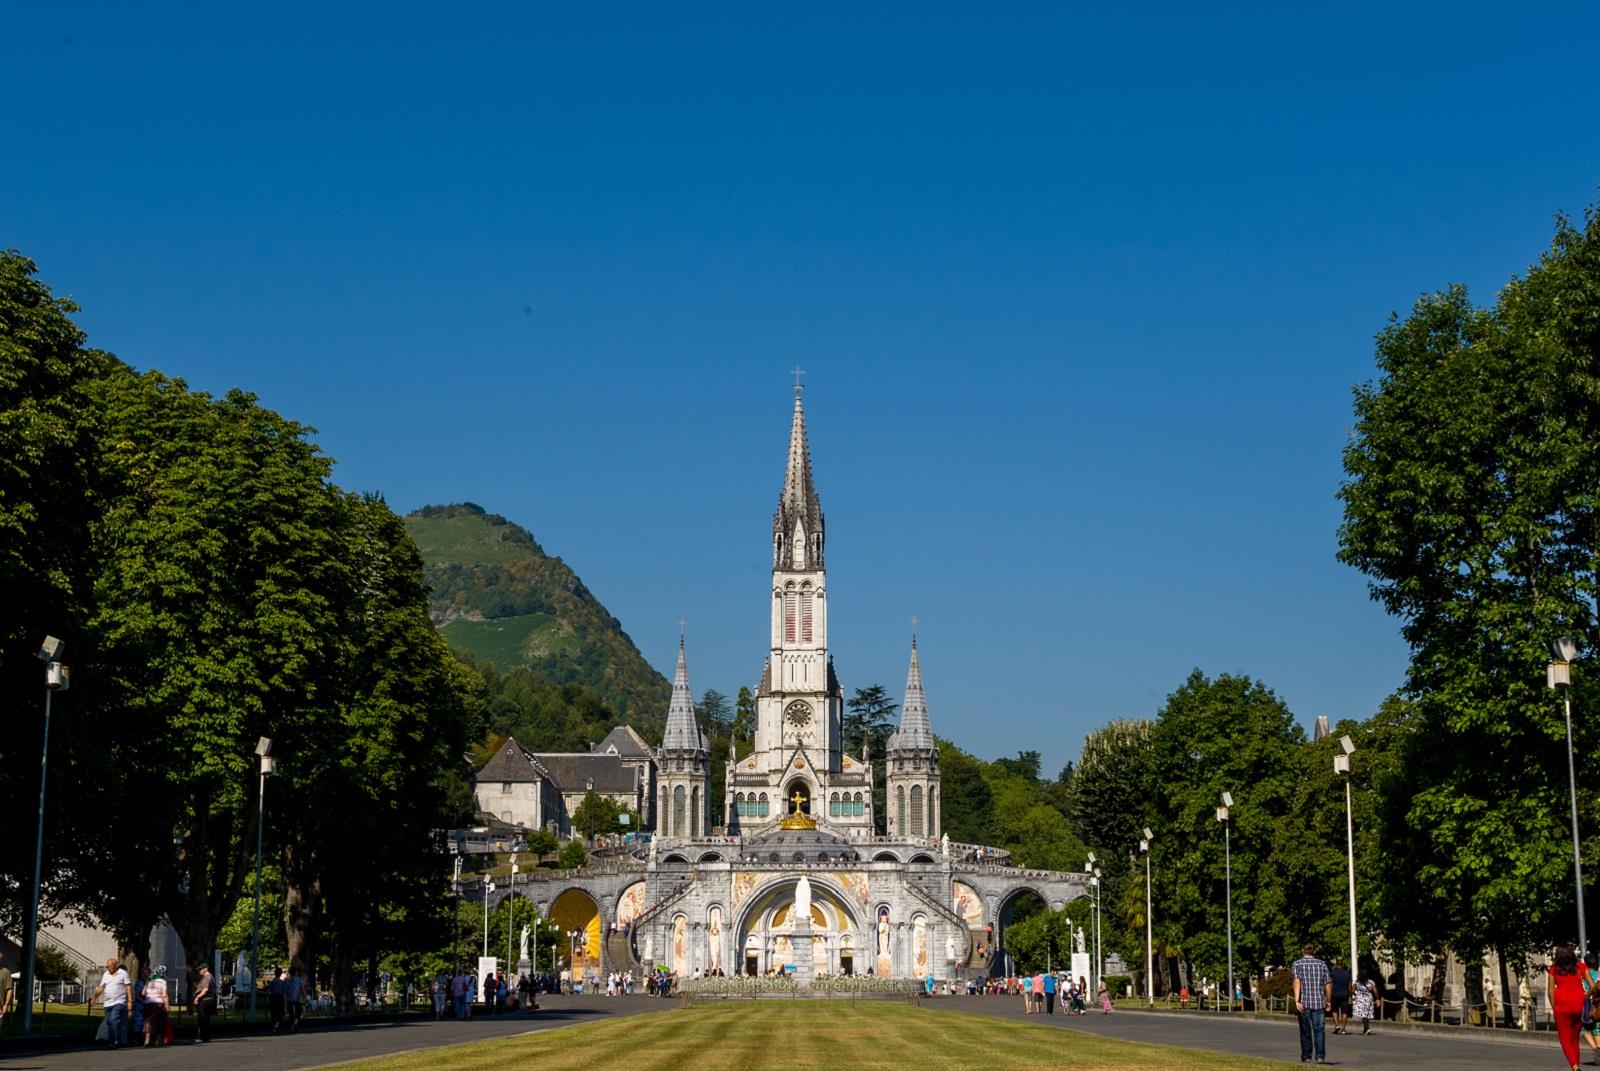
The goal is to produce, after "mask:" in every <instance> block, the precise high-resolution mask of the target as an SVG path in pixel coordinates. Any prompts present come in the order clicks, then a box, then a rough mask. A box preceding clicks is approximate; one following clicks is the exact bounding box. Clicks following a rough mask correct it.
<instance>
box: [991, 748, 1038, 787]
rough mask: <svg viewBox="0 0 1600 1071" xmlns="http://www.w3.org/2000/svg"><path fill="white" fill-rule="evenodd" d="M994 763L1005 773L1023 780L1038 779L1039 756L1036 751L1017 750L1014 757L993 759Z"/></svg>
mask: <svg viewBox="0 0 1600 1071" xmlns="http://www.w3.org/2000/svg"><path fill="white" fill-rule="evenodd" d="M994 764H995V765H996V766H998V767H1000V769H1002V770H1004V771H1005V772H1006V773H1008V774H1011V775H1013V776H1015V777H1020V778H1022V779H1023V780H1024V781H1037V780H1039V764H1040V758H1039V753H1038V752H1037V751H1019V752H1017V757H1016V758H1014V759H995V760H994Z"/></svg>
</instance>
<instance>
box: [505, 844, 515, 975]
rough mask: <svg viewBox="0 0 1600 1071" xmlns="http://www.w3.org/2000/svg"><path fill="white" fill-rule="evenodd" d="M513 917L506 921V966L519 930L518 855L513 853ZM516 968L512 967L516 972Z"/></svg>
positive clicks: (508, 963) (510, 898) (511, 900)
mask: <svg viewBox="0 0 1600 1071" xmlns="http://www.w3.org/2000/svg"><path fill="white" fill-rule="evenodd" d="M508 899H509V900H510V902H511V915H510V917H509V918H507V920H506V964H507V965H510V964H511V934H512V933H513V932H514V931H515V930H516V928H517V854H516V853H515V852H512V853H511V894H510V896H509V897H508ZM515 969H516V967H514V966H513V967H512V970H515Z"/></svg>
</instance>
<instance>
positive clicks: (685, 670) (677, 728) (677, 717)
mask: <svg viewBox="0 0 1600 1071" xmlns="http://www.w3.org/2000/svg"><path fill="white" fill-rule="evenodd" d="M661 746H662V748H664V749H668V748H676V749H679V750H682V751H705V750H707V748H706V739H705V737H704V736H702V735H701V733H700V726H699V725H697V724H696V723H695V720H694V699H693V698H692V697H691V696H690V694H689V667H688V663H687V662H686V661H685V659H684V655H683V634H682V633H681V632H680V633H679V635H678V670H677V672H676V673H675V674H673V677H672V701H671V702H670V703H668V704H667V727H666V731H665V732H663V733H662V736H661Z"/></svg>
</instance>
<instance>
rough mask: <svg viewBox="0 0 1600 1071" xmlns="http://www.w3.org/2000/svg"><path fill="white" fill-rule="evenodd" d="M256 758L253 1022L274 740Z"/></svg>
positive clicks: (266, 740) (264, 741) (263, 742)
mask: <svg viewBox="0 0 1600 1071" xmlns="http://www.w3.org/2000/svg"><path fill="white" fill-rule="evenodd" d="M256 756H257V757H258V758H259V759H260V760H261V788H260V792H259V794H258V795H257V797H256V888H255V893H256V897H255V910H254V913H253V914H252V915H251V919H250V1016H249V1020H250V1022H252V1023H253V1022H255V1021H256V990H258V989H260V988H261V960H260V957H261V838H262V835H263V834H264V833H265V832H266V827H267V778H268V777H270V776H272V773H273V771H275V770H276V769H277V760H275V759H274V758H273V757H272V739H271V738H270V737H266V736H263V737H262V738H261V739H260V740H257V741H256Z"/></svg>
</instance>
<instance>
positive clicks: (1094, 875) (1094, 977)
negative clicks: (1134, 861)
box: [1083, 852, 1101, 991]
mask: <svg viewBox="0 0 1600 1071" xmlns="http://www.w3.org/2000/svg"><path fill="white" fill-rule="evenodd" d="M1095 862H1096V860H1095V857H1094V853H1093V852H1090V853H1089V859H1088V861H1087V862H1086V863H1084V864H1083V872H1084V873H1085V874H1088V875H1089V887H1090V888H1091V889H1093V890H1094V962H1093V963H1092V964H1090V966H1089V974H1090V976H1091V977H1090V978H1089V987H1090V989H1093V990H1096V991H1098V983H1099V981H1100V974H1101V963H1100V868H1099V867H1097V866H1095V865H1094V864H1095Z"/></svg>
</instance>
